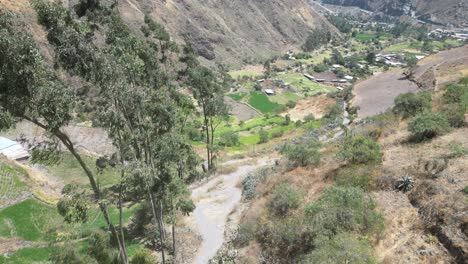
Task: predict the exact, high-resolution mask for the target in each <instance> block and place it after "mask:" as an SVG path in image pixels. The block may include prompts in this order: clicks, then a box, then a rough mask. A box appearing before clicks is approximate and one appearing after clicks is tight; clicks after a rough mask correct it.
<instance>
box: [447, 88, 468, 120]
mask: <svg viewBox="0 0 468 264" xmlns="http://www.w3.org/2000/svg"><path fill="white" fill-rule="evenodd" d="M460 83H461V84H463V83H462V81H460ZM442 102H443V104H444V105H443V107H442V109H443V112H444V114H445V116H446V117H447V120H448V121H449V123H450V125H451V126H452V127H462V126H463V125H464V124H465V113H466V112H467V110H468V86H467V85H454V84H451V85H448V86H447V87H446V88H445V93H444V95H443V97H442Z"/></svg>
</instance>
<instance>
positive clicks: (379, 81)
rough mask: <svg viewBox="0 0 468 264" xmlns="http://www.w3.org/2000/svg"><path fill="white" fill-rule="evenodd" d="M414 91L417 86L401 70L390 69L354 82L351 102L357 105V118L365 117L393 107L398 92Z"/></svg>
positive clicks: (416, 89)
mask: <svg viewBox="0 0 468 264" xmlns="http://www.w3.org/2000/svg"><path fill="white" fill-rule="evenodd" d="M416 91H418V86H417V85H416V84H414V83H413V82H411V81H409V80H408V79H406V78H405V76H404V75H403V70H392V71H388V72H384V73H381V74H379V75H377V76H374V77H372V78H370V79H367V80H365V81H362V82H359V83H358V84H356V85H355V87H354V94H355V97H354V99H353V102H352V104H353V106H357V107H359V110H358V116H359V118H366V117H369V116H373V115H377V114H380V113H383V112H385V111H386V110H387V109H389V108H391V107H393V103H394V100H395V98H396V97H397V96H398V95H399V94H402V93H407V92H416Z"/></svg>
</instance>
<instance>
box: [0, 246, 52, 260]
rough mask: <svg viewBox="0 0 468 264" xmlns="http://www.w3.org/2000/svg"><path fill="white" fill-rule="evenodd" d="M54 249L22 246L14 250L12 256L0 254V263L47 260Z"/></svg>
mask: <svg viewBox="0 0 468 264" xmlns="http://www.w3.org/2000/svg"><path fill="white" fill-rule="evenodd" d="M54 250H55V248H54V247H38V248H35V247H32V248H23V249H20V250H18V251H16V252H15V254H13V255H12V256H9V257H5V256H0V263H3V264H30V263H34V262H40V261H44V260H47V259H48V258H49V257H50V255H51V253H52V252H53V251H54Z"/></svg>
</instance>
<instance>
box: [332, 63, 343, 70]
mask: <svg viewBox="0 0 468 264" xmlns="http://www.w3.org/2000/svg"><path fill="white" fill-rule="evenodd" d="M332 67H333V68H335V69H339V68H341V65H339V64H333V65H332Z"/></svg>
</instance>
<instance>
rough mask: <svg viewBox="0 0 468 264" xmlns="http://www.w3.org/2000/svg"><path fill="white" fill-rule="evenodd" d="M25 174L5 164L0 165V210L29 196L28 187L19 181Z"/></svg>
mask: <svg viewBox="0 0 468 264" xmlns="http://www.w3.org/2000/svg"><path fill="white" fill-rule="evenodd" d="M19 175H23V176H25V175H26V172H25V171H23V170H21V169H17V168H13V167H11V166H9V165H7V164H0V209H1V208H3V207H5V206H8V205H10V204H12V203H15V202H16V201H18V200H21V199H24V198H25V197H28V196H29V195H30V192H29V187H28V186H27V185H26V184H25V183H24V182H22V181H21V180H20V178H19Z"/></svg>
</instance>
